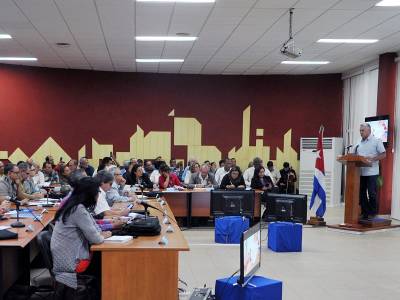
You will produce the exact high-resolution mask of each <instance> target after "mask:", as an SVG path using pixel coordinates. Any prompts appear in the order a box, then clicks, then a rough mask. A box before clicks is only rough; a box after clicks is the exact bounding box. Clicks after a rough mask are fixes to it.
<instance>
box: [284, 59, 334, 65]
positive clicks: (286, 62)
mask: <svg viewBox="0 0 400 300" xmlns="http://www.w3.org/2000/svg"><path fill="white" fill-rule="evenodd" d="M281 64H284V65H327V64H329V61H312V60H284V61H283V62H281Z"/></svg>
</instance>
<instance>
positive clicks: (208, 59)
mask: <svg viewBox="0 0 400 300" xmlns="http://www.w3.org/2000/svg"><path fill="white" fill-rule="evenodd" d="M377 2H378V0H342V1H340V0H297V1H296V0H216V3H215V4H182V3H178V4H174V3H172V4H165V3H164V4H160V3H141V2H135V1H134V0H1V1H0V33H7V34H10V35H12V37H13V39H12V40H0V56H34V57H37V58H38V61H37V62H24V63H21V64H24V65H33V66H43V67H56V68H71V69H90V70H104V71H120V72H159V73H191V74H244V75H250V74H257V75H258V74H316V73H333V72H343V71H346V70H349V69H351V68H354V67H356V66H358V65H361V64H363V63H366V62H368V61H371V60H374V59H376V58H377V57H378V55H379V54H380V53H384V52H388V51H396V52H397V51H398V50H399V49H400V8H393V7H389V8H388V7H375V6H374V5H375V4H376V3H377ZM290 7H295V12H294V29H293V30H294V33H295V40H296V43H297V46H299V47H300V48H303V56H302V59H306V60H329V61H331V64H328V65H324V66H293V65H281V64H280V62H281V61H282V60H284V59H285V57H284V56H282V55H281V54H280V53H279V48H280V46H281V44H282V43H283V42H284V41H285V40H286V39H287V37H288V22H289V15H288V9H289V8H290ZM180 32H185V33H189V34H190V35H192V36H198V37H199V39H198V40H197V41H195V42H165V43H164V42H135V39H134V37H135V36H136V35H157V36H159V35H175V34H176V33H180ZM320 38H373V39H379V40H380V41H379V42H378V43H376V44H370V45H337V44H336V45H335V44H317V43H316V40H318V39H320ZM57 42H67V43H70V44H71V46H70V47H68V48H60V47H58V46H56V45H55V44H56V43H57ZM135 58H184V59H185V62H184V63H170V64H143V63H136V62H135Z"/></svg>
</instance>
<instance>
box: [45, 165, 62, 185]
mask: <svg viewBox="0 0 400 300" xmlns="http://www.w3.org/2000/svg"><path fill="white" fill-rule="evenodd" d="M43 175H44V181H45V182H50V183H58V182H59V178H58V174H57V172H56V171H55V170H53V166H52V164H51V162H49V161H46V162H44V163H43Z"/></svg>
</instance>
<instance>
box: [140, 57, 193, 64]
mask: <svg viewBox="0 0 400 300" xmlns="http://www.w3.org/2000/svg"><path fill="white" fill-rule="evenodd" d="M184 61H185V60H184V59H175V58H137V59H136V62H138V63H180V62H184Z"/></svg>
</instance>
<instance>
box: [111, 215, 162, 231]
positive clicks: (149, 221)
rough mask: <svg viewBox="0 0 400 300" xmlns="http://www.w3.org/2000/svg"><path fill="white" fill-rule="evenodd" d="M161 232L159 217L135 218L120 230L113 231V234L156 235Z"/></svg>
mask: <svg viewBox="0 0 400 300" xmlns="http://www.w3.org/2000/svg"><path fill="white" fill-rule="evenodd" d="M160 232H161V226H160V221H159V220H158V218H157V217H147V218H140V219H134V220H132V221H131V222H130V223H127V224H125V225H124V226H123V227H122V228H121V229H120V230H117V231H113V235H131V236H155V235H159V234H160Z"/></svg>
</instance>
